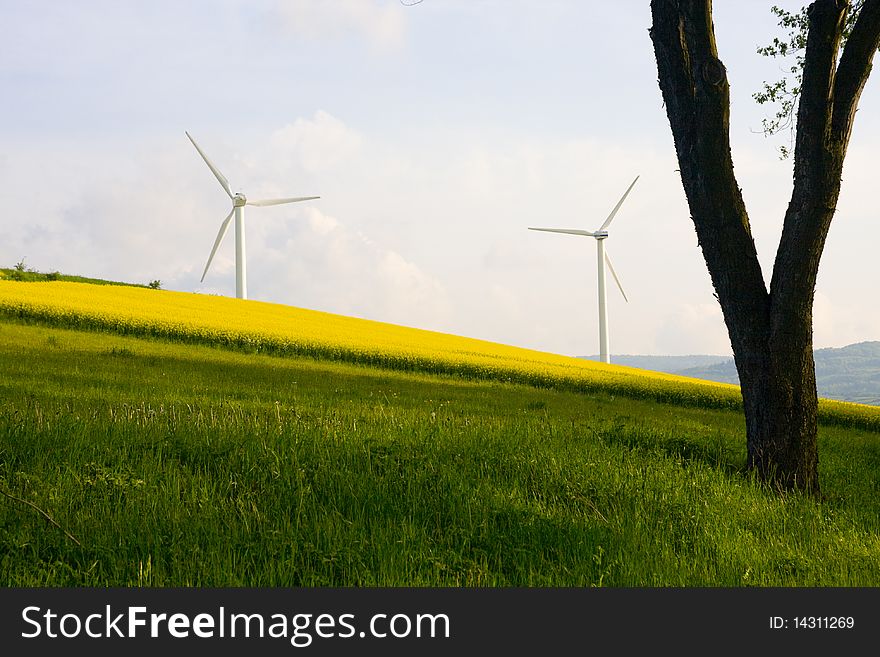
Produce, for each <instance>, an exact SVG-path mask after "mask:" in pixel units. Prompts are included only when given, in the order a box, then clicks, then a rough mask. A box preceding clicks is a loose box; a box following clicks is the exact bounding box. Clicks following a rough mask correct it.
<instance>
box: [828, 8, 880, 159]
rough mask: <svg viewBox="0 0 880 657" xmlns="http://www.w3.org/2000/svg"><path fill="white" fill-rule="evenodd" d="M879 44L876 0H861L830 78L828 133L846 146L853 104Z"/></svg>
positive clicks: (856, 102) (857, 98)
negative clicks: (856, 16)
mask: <svg viewBox="0 0 880 657" xmlns="http://www.w3.org/2000/svg"><path fill="white" fill-rule="evenodd" d="M878 48H880V0H865V2H864V4H863V5H862V9H861V11H860V12H859V16H858V18H857V19H856V24H855V25H854V26H853V29H852V32H851V33H850V35H849V39H848V40H847V42H846V46H845V47H844V49H843V54H842V55H841V56H840V65H839V66H838V67H837V78H836V80H835V82H834V106H833V110H832V123H831V137H832V139H834V140H835V141H836V142H838V143H841V144H842V145H843V147H844V148H846V146H847V144H848V142H849V136H850V133H851V132H852V126H853V121H854V120H855V114H856V107H858V104H859V98H860V97H861V95H862V89H864V88H865V82H867V80H868V76H869V75H870V73H871V62H872V60H873V59H874V53H875V52H877V49H878Z"/></svg>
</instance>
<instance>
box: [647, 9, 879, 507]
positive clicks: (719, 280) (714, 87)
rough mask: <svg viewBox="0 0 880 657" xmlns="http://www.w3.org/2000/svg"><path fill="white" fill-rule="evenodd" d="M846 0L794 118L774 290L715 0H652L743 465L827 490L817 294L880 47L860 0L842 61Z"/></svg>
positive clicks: (811, 36)
mask: <svg viewBox="0 0 880 657" xmlns="http://www.w3.org/2000/svg"><path fill="white" fill-rule="evenodd" d="M849 8H850V7H849V2H848V1H846V0H816V2H813V4H812V5H811V6H810V8H809V10H808V16H809V30H808V36H807V45H806V51H805V59H804V69H803V83H802V86H801V95H800V101H799V105H798V113H797V134H796V138H795V155H794V189H793V192H792V196H791V202H790V203H789V206H788V210H787V212H786V214H785V219H784V224H783V230H782V238H781V240H780V243H779V248H778V251H777V254H776V262H775V264H774V267H773V277H772V279H771V281H770V288H769V290H768V289H767V286H766V284H765V281H764V277H763V274H762V272H761V266H760V264H759V263H758V257H757V253H756V251H755V244H754V241H753V239H752V235H751V228H750V225H749V216H748V213H747V212H746V208H745V204H744V202H743V198H742V193H741V191H740V188H739V186H738V185H737V181H736V177H735V176H734V172H733V161H732V158H731V153H730V139H729V118H730V114H729V109H730V100H729V90H730V87H729V84H728V80H727V71H726V69H725V67H724V64H722V62H721V60H720V59H719V58H718V51H717V49H716V45H715V34H714V26H713V23H712V2H711V0H652V2H651V15H652V27H651V32H650V33H651V40H652V41H653V44H654V54H655V56H656V59H657V70H658V74H659V83H660V89H661V92H662V94H663V101H664V104H665V106H666V112H667V115H668V117H669V123H670V126H671V128H672V135H673V140H674V142H675V150H676V154H677V156H678V162H679V167H680V171H681V180H682V183H683V186H684V191H685V195H686V196H687V200H688V205H689V207H690V212H691V218H692V220H693V222H694V226H695V227H696V231H697V238H698V240H699V244H700V247H701V248H702V251H703V257H704V258H705V260H706V266H707V268H708V270H709V274H710V276H711V279H712V284H713V285H714V287H715V292H716V294H717V297H718V300H719V302H720V304H721V310H722V312H723V315H724V321H725V323H726V325H727V329H728V333H729V335H730V342H731V346H732V347H733V354H734V361H735V363H736V368H737V371H738V372H739V378H740V384H741V387H742V395H743V406H744V410H745V419H746V441H747V451H748V463H747V465H748V467H749V468H750V469H751V470H753V471H755V472H756V473H757V474H758V475H759V477H761V478H762V479H763V480H765V481H767V482H769V483H771V484H773V485H775V486H778V487H779V488H782V489H799V490H804V491H808V492H812V493H816V494H818V492H819V477H818V450H817V437H818V418H817V413H818V400H817V395H816V374H815V369H814V363H813V293H814V289H815V285H816V275H817V272H818V269H819V260H820V257H821V255H822V250H823V247H824V245H825V238H826V236H827V234H828V228H829V226H830V223H831V219H832V217H833V215H834V210H835V207H836V205H837V198H838V195H839V193H840V181H841V174H842V171H843V161H844V157H845V155H846V149H847V145H848V144H849V139H850V134H851V132H852V125H853V119H854V117H855V112H856V107H857V105H858V101H859V97H860V95H861V92H862V89H863V88H864V85H865V82H866V81H867V79H868V75H869V73H870V70H871V60H872V58H873V56H874V53H875V52H876V51H877V48H878V46H880V0H865V2H864V4H863V5H862V8H861V10H860V12H859V16H858V18H857V20H856V23H855V26H854V28H853V31H852V33H851V34H850V36H849V39H848V40H847V41H846V44H845V46H844V48H843V51H842V54H841V55H840V60H839V63H838V52H839V51H840V44H841V34H842V30H843V26H844V20H845V18H846V14H847V12H848V11H849Z"/></svg>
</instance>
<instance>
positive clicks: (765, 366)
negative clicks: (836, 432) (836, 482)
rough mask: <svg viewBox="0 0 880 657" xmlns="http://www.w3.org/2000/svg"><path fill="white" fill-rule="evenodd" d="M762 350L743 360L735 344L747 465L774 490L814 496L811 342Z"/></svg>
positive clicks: (816, 461)
mask: <svg viewBox="0 0 880 657" xmlns="http://www.w3.org/2000/svg"><path fill="white" fill-rule="evenodd" d="M806 321H807V322H809V318H807V319H806ZM761 352H762V353H759V354H755V353H754V352H752V354H753V355H752V356H751V357H749V358H744V357H743V348H742V347H740V348H737V347H736V346H734V359H735V361H736V364H737V370H738V372H739V377H740V383H741V387H742V394H743V407H744V410H745V419H746V447H747V457H746V459H747V460H746V464H747V467H748V468H749V469H750V470H752V471H754V472H755V473H756V474H757V475H758V477H759V478H760V479H762V480H763V481H766V482H768V483H770V484H772V485H773V486H776V487H777V488H780V489H799V490H804V491H809V492H816V493H818V492H819V477H818V464H819V457H818V445H817V438H818V417H817V411H818V399H817V395H816V374H815V369H814V366H813V353H812V344H811V341H810V340H808V341H806V343H803V342H789V343H787V344H773V343H771V342H770V341H768V342H767V343H766V347H765V348H764V349H762V350H761Z"/></svg>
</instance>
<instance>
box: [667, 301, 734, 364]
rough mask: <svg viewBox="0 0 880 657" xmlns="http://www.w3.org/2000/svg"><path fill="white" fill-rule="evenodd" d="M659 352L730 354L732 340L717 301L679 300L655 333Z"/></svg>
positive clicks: (675, 353)
mask: <svg viewBox="0 0 880 657" xmlns="http://www.w3.org/2000/svg"><path fill="white" fill-rule="evenodd" d="M656 341H657V349H658V351H657V353H660V354H674V355H688V354H719V355H726V354H729V353H731V349H730V339H729V338H728V336H727V328H726V327H725V325H724V317H723V315H722V314H721V307H720V306H719V305H718V304H717V303H711V302H707V303H678V304H675V305H674V306H673V308H672V309H671V310H670V311H669V312H668V313H667V314H666V316H665V317H664V318H663V320H662V323H661V324H660V327H659V329H658V330H657V334H656Z"/></svg>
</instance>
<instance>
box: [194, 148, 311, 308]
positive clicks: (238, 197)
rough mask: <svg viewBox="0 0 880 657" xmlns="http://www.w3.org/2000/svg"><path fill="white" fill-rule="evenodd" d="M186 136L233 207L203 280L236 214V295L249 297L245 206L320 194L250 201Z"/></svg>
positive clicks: (306, 198) (217, 240)
mask: <svg viewBox="0 0 880 657" xmlns="http://www.w3.org/2000/svg"><path fill="white" fill-rule="evenodd" d="M186 136H187V137H189V140H190V141H191V142H192V145H193V146H195V147H196V150H197V151H198V152H199V155H201V156H202V159H203V160H204V161H205V164H207V165H208V168H209V169H210V170H211V173H213V174H214V176H215V177H216V178H217V180H218V181H219V182H220V185H221V186H222V187H223V190H224V191H225V192H226V193H227V194H228V195H229V198H230V199H232V209H231V210H230V211H229V214H228V215H226V219H224V220H223V223H222V224H220V232H218V233H217V239H216V240H214V248H213V249H211V255H210V256H208V264H206V265H205V271H204V272H203V273H202V279H201V280H202V282H204V280H205V275H206V274H207V273H208V268H209V267H210V266H211V261H212V260H213V259H214V254H215V253H217V249H218V248H219V247H220V243H221V242H222V241H223V238H224V237H226V231H227V230H228V229H229V221H230V220H231V219H232V215H233V214H234V215H235V296H236V297H238V298H239V299H247V260H246V258H245V245H244V206H246V205H255V206H266V205H282V204H284V203H296V202H297V201H311V200H312V199H316V198H321V197H320V196H298V197H295V198H269V199H264V200H262V201H249V200H248V198H247V196H245V195H244V194H242V193H241V192H237V193H235V194H233V193H232V190H231V189H230V188H229V181H228V180H226V178H225V176H224V175H223V174H222V173H220V171H219V170H218V169H217V167H215V166H214V165H213V164H212V163H211V160H209V159H208V156H207V155H205V152H204V151H203V150H202V149H201V148H199V145H198V144H197V143H196V140H195V139H193V138H192V135H190V134H189V133H188V132H187V133H186Z"/></svg>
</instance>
